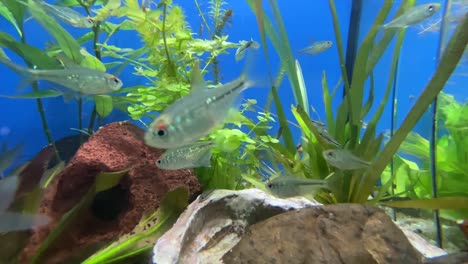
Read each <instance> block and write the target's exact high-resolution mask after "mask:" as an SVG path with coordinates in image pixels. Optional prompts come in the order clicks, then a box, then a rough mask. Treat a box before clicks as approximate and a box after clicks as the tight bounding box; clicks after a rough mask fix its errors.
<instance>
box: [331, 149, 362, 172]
mask: <svg viewBox="0 0 468 264" xmlns="http://www.w3.org/2000/svg"><path fill="white" fill-rule="evenodd" d="M322 154H323V158H324V159H325V160H326V161H327V162H328V164H330V165H332V166H333V167H335V168H338V169H340V170H357V169H364V168H367V167H369V166H370V164H371V163H370V162H367V161H365V160H363V159H361V158H358V157H356V156H355V155H354V154H353V153H351V152H350V151H349V150H345V149H327V150H325V151H323V152H322Z"/></svg>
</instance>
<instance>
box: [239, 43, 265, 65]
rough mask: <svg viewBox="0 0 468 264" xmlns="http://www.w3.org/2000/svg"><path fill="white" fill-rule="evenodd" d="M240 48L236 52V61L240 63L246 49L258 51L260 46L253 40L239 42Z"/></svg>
mask: <svg viewBox="0 0 468 264" xmlns="http://www.w3.org/2000/svg"><path fill="white" fill-rule="evenodd" d="M239 43H240V44H241V46H240V47H239V48H238V49H237V50H236V55H235V56H236V61H240V60H242V59H243V58H244V57H245V52H246V51H247V49H249V48H252V49H258V48H260V44H259V43H258V42H256V41H254V40H253V39H251V40H249V41H245V40H241V41H239Z"/></svg>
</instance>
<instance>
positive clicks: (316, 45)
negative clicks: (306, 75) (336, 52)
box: [299, 40, 333, 55]
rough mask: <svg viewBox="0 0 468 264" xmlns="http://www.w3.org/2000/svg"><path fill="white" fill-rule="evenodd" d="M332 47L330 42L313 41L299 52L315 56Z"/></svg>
mask: <svg viewBox="0 0 468 264" xmlns="http://www.w3.org/2000/svg"><path fill="white" fill-rule="evenodd" d="M332 45H333V42H331V41H330V40H320V41H314V42H313V43H312V45H310V46H307V47H305V48H303V49H301V50H299V52H300V53H307V54H312V55H315V54H319V53H322V52H324V51H326V50H327V49H329V48H331V46H332Z"/></svg>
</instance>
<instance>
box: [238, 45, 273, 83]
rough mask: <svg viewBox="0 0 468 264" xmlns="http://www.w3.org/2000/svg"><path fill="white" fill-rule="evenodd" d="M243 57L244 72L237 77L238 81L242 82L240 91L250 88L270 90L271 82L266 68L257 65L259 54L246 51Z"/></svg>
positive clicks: (254, 51) (249, 50) (251, 50)
mask: <svg viewBox="0 0 468 264" xmlns="http://www.w3.org/2000/svg"><path fill="white" fill-rule="evenodd" d="M245 56H246V59H245V66H244V70H243V71H242V75H241V76H240V77H239V79H240V81H242V82H244V84H243V86H244V87H243V89H242V90H245V89H248V88H250V87H266V88H270V87H271V86H272V80H271V79H270V78H269V72H268V71H267V67H260V65H258V63H257V62H258V57H259V56H260V52H258V50H255V49H248V50H247V51H246V55H245Z"/></svg>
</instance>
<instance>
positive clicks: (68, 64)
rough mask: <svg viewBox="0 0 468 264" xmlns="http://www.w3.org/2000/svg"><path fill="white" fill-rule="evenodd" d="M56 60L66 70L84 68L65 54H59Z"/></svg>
mask: <svg viewBox="0 0 468 264" xmlns="http://www.w3.org/2000/svg"><path fill="white" fill-rule="evenodd" d="M55 58H56V59H57V60H58V61H59V62H60V64H62V66H63V68H64V69H68V70H71V69H78V68H82V67H81V66H80V65H78V64H76V63H75V62H74V61H73V60H71V59H70V58H68V57H67V56H66V55H65V54H57V55H55Z"/></svg>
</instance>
